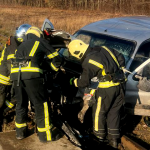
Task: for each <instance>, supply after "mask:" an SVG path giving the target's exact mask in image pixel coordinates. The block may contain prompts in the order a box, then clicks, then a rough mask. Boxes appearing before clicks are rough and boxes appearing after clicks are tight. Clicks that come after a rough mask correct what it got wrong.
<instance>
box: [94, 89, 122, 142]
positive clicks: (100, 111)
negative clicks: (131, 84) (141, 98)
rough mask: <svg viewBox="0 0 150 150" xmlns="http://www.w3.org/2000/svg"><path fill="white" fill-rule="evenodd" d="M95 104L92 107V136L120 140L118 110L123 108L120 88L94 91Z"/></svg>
mask: <svg viewBox="0 0 150 150" xmlns="http://www.w3.org/2000/svg"><path fill="white" fill-rule="evenodd" d="M96 100H97V102H96V103H95V104H94V105H93V107H92V115H93V125H94V128H93V129H94V130H93V131H94V134H95V135H96V136H97V137H102V138H105V137H106V135H107V134H108V138H109V139H112V138H113V139H117V138H120V132H119V126H120V110H121V107H122V106H123V101H124V100H123V97H122V94H121V87H120V86H114V87H109V88H99V89H98V90H97V91H96Z"/></svg>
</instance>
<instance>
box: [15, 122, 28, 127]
mask: <svg viewBox="0 0 150 150" xmlns="http://www.w3.org/2000/svg"><path fill="white" fill-rule="evenodd" d="M15 125H16V127H17V128H23V127H26V126H27V124H26V123H22V124H19V123H17V122H15Z"/></svg>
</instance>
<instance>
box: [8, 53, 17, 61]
mask: <svg viewBox="0 0 150 150" xmlns="http://www.w3.org/2000/svg"><path fill="white" fill-rule="evenodd" d="M12 58H15V54H10V55H8V56H7V60H9V59H12Z"/></svg>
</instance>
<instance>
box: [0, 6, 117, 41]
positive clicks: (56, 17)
mask: <svg viewBox="0 0 150 150" xmlns="http://www.w3.org/2000/svg"><path fill="white" fill-rule="evenodd" d="M0 8H1V9H0V34H2V35H6V36H10V35H12V34H13V33H14V31H15V28H16V27H17V26H19V25H21V24H23V23H29V24H31V25H34V26H37V27H40V28H41V26H42V23H43V21H44V20H45V18H48V19H49V20H50V21H51V22H52V23H53V24H54V27H55V29H62V30H65V31H67V32H69V33H71V34H73V33H74V32H75V31H76V30H78V29H80V28H81V27H83V26H84V25H86V24H89V23H91V22H94V21H97V20H102V19H106V18H111V17H116V16H119V15H113V14H101V13H99V12H92V11H91V12H90V11H71V10H58V9H50V8H35V7H27V6H25V7H23V6H7V5H0ZM4 41H6V38H5V37H2V36H0V43H4Z"/></svg>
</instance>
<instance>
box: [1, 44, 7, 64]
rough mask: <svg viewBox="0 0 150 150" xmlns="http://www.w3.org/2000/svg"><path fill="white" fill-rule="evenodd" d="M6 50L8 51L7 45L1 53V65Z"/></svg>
mask: <svg viewBox="0 0 150 150" xmlns="http://www.w3.org/2000/svg"><path fill="white" fill-rule="evenodd" d="M5 49H6V44H5V46H4V49H3V51H2V53H1V58H0V65H1V62H2V60H3V58H4V53H5Z"/></svg>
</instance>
